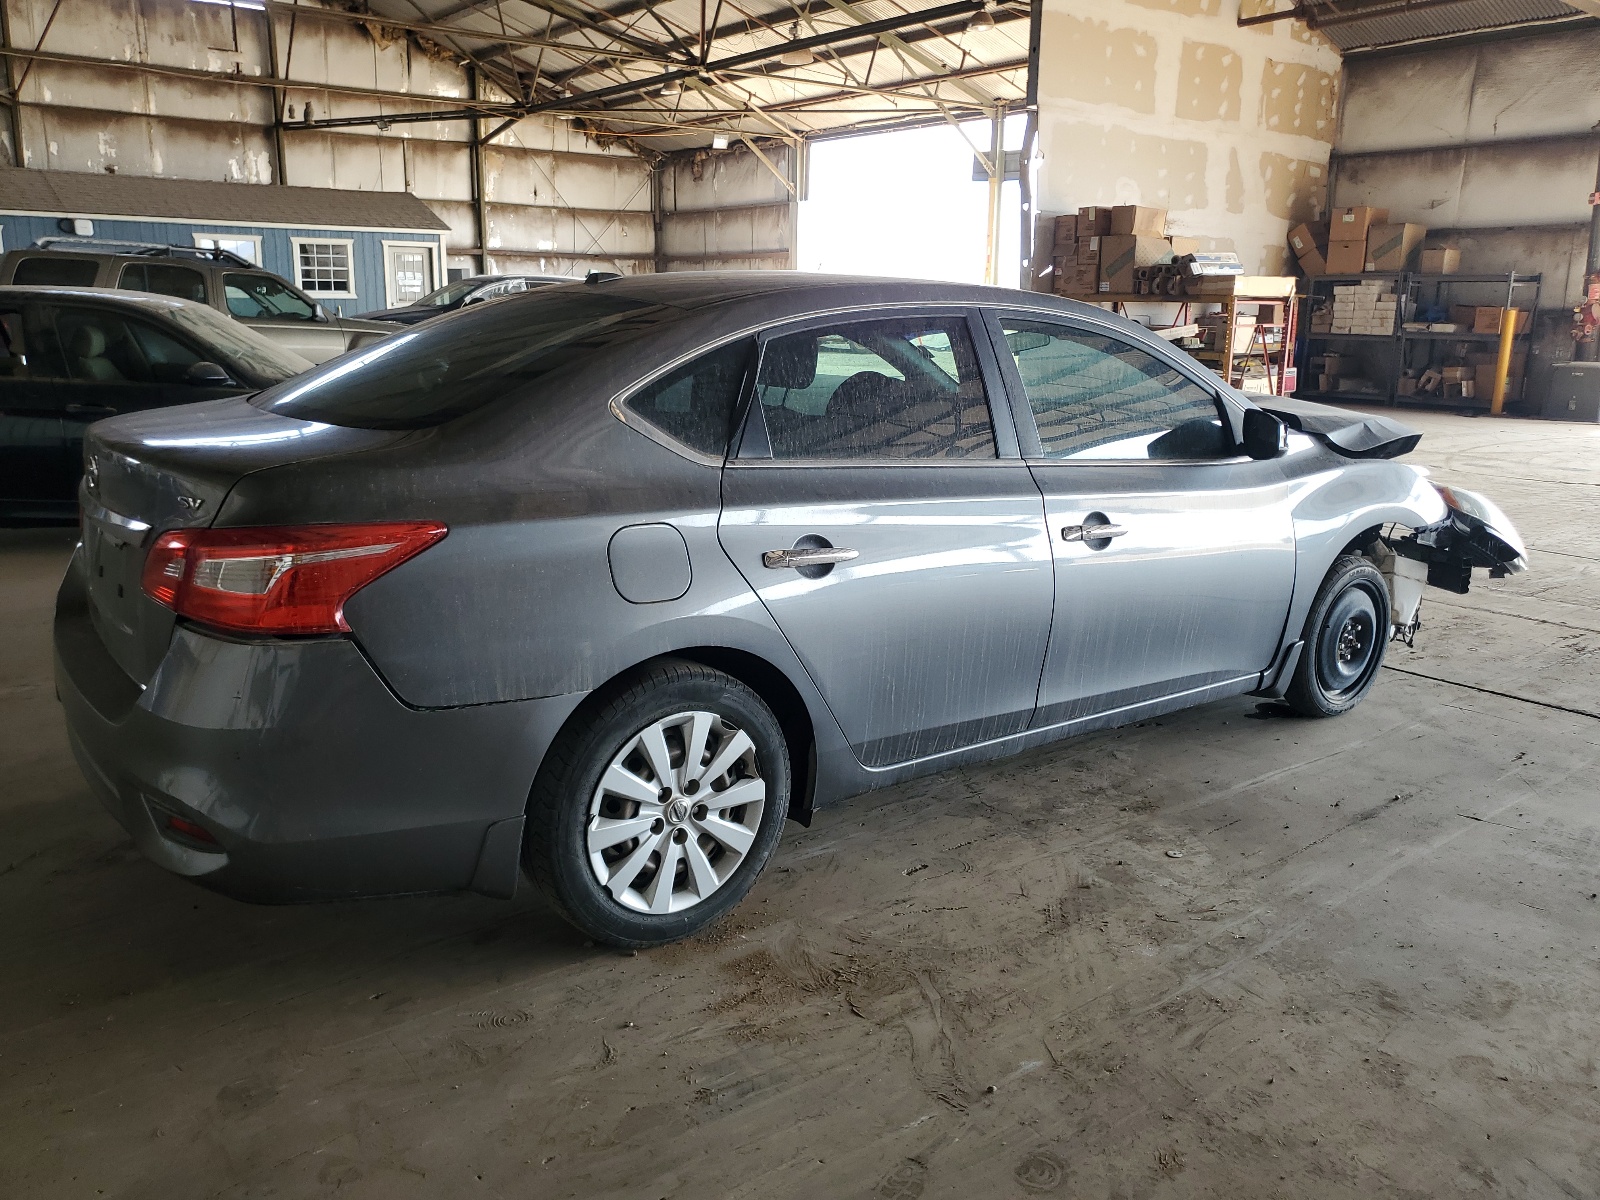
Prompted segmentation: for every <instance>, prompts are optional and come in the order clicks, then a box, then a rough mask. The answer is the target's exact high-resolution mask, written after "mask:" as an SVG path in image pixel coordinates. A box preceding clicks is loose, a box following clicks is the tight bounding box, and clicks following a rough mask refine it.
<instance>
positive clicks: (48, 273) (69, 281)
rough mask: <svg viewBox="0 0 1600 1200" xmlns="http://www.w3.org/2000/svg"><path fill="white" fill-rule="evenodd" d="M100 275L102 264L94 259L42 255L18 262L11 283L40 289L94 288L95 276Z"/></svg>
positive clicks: (68, 255)
mask: <svg viewBox="0 0 1600 1200" xmlns="http://www.w3.org/2000/svg"><path fill="white" fill-rule="evenodd" d="M98 274H100V264H99V263H98V262H96V261H95V260H94V259H92V258H74V257H73V256H72V255H70V254H40V255H37V256H35V257H33V258H24V259H22V260H21V261H20V262H18V263H17V269H16V271H14V272H13V273H12V275H11V282H12V283H15V284H19V285H21V284H33V285H35V286H40V287H93V286H94V280H95V276H96V275H98Z"/></svg>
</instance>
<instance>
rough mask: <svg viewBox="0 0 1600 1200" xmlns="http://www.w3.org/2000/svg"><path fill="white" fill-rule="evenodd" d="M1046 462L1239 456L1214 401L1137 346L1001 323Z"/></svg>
mask: <svg viewBox="0 0 1600 1200" xmlns="http://www.w3.org/2000/svg"><path fill="white" fill-rule="evenodd" d="M1001 327H1002V328H1003V329H1004V331H1005V339H1006V345H1007V346H1008V347H1009V348H1010V350H1011V353H1012V356H1013V357H1014V358H1015V359H1016V363H1017V372H1018V374H1019V375H1021V376H1022V387H1023V390H1024V391H1025V392H1026V393H1027V397H1028V407H1029V408H1030V409H1032V410H1033V419H1034V424H1035V425H1036V426H1037V428H1038V431H1039V441H1040V443H1041V445H1042V447H1043V451H1044V457H1046V458H1050V459H1062V460H1069V461H1075V462H1081V461H1089V460H1094V459H1119V460H1129V459H1135V460H1137V459H1161V460H1173V459H1213V458H1228V457H1231V456H1232V455H1234V454H1235V453H1237V451H1236V449H1235V447H1234V444H1233V435H1232V432H1231V431H1230V429H1229V427H1228V426H1227V424H1226V423H1225V422H1224V421H1223V419H1222V409H1221V407H1220V402H1219V401H1218V400H1217V398H1216V397H1215V396H1214V395H1213V394H1212V393H1211V392H1209V391H1207V390H1206V389H1205V388H1203V387H1201V386H1200V385H1199V384H1198V383H1195V382H1194V381H1193V380H1192V379H1190V378H1189V377H1188V376H1187V375H1185V374H1184V373H1183V372H1181V371H1179V370H1178V369H1177V368H1176V367H1174V366H1171V365H1170V364H1168V363H1165V362H1162V361H1161V360H1160V359H1159V358H1157V357H1156V356H1155V355H1153V354H1150V353H1149V352H1147V351H1144V350H1141V349H1139V348H1138V347H1137V346H1133V345H1130V344H1129V343H1127V342H1124V341H1121V340H1119V339H1117V338H1113V337H1108V336H1106V335H1104V334H1100V333H1094V332H1091V331H1089V330H1087V329H1071V328H1068V327H1066V326H1062V325H1055V324H1051V323H1048V322H1035V321H1014V320H1009V319H1007V320H1003V321H1002V322H1001Z"/></svg>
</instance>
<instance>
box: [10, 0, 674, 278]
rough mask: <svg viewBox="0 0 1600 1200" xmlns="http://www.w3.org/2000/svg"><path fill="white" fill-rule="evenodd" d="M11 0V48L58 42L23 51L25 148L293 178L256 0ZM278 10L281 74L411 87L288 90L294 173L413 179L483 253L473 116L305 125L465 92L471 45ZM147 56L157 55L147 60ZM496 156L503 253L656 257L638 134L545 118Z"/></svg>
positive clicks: (595, 261) (40, 157)
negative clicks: (603, 141)
mask: <svg viewBox="0 0 1600 1200" xmlns="http://www.w3.org/2000/svg"><path fill="white" fill-rule="evenodd" d="M0 2H3V3H5V5H6V7H7V15H8V17H9V22H8V24H9V34H10V43H11V45H12V46H13V47H20V48H23V49H25V50H29V51H39V52H41V53H43V54H46V55H55V56H58V58H57V59H38V60H32V59H28V58H14V59H11V60H10V62H11V68H10V69H11V72H12V79H13V80H14V81H18V80H20V81H21V83H22V86H21V89H20V92H21V99H22V106H21V108H20V110H19V113H18V118H17V120H16V122H15V124H16V125H17V126H20V129H21V134H22V142H23V146H24V150H25V160H24V161H25V165H27V166H32V167H45V168H55V169H58V170H66V171H101V170H116V171H119V172H123V173H126V174H134V175H164V176H174V177H178V178H188V179H221V180H232V181H237V182H240V183H253V184H269V183H273V182H280V181H279V180H277V179H275V160H276V152H275V148H274V145H273V135H272V129H271V126H272V119H273V95H272V91H271V90H270V89H268V88H265V87H262V86H259V85H258V84H254V83H252V82H251V80H254V79H260V78H261V77H263V76H265V75H267V74H269V55H268V51H267V32H266V24H265V22H266V16H265V14H264V13H263V12H262V11H261V10H260V9H252V8H235V7H231V6H228V5H223V4H208V3H195V2H193V0H62V3H61V4H60V6H59V9H58V10H56V12H55V17H54V20H53V21H51V12H52V9H53V7H54V5H53V0H0ZM274 19H275V20H276V22H277V41H278V57H279V73H280V75H282V77H284V78H286V79H289V80H298V81H303V82H306V83H309V84H318V83H331V82H335V81H336V82H337V83H339V84H340V85H343V86H345V87H352V88H365V89H370V90H372V91H373V92H383V93H394V94H401V95H398V97H396V96H379V95H352V94H347V93H344V94H342V93H338V92H332V91H327V90H323V89H320V88H315V87H310V88H304V89H292V90H291V91H290V92H289V93H288V97H287V111H286V114H285V115H286V117H287V119H288V124H287V127H286V128H284V130H283V131H282V135H281V136H282V146H283V161H284V171H283V175H284V178H283V179H282V180H281V182H285V183H290V184H295V185H299V186H303V187H337V188H349V189H356V190H368V189H371V190H390V191H399V190H409V191H411V192H412V193H414V194H415V195H416V196H418V197H419V198H421V199H423V200H425V201H426V202H427V203H428V205H429V206H430V207H431V208H432V209H433V210H434V211H435V212H437V213H438V214H439V216H440V217H442V218H443V219H444V220H445V221H447V222H449V224H450V233H449V234H447V235H446V238H445V241H446V245H447V246H448V248H449V250H450V259H449V265H450V266H456V267H464V268H469V269H473V270H476V269H477V262H476V260H475V257H474V256H475V255H476V253H477V251H478V249H479V247H478V232H477V223H476V215H475V205H474V200H473V189H472V175H473V172H472V162H471V159H472V152H471V149H470V139H471V137H472V136H473V130H472V129H471V128H470V125H469V123H468V122H465V121H455V122H437V123H435V122H425V123H419V124H401V125H394V126H391V127H390V128H389V129H388V130H386V131H379V130H377V129H376V128H374V127H371V126H366V127H356V128H349V129H317V128H295V123H296V122H298V121H303V120H304V118H305V116H306V109H307V105H309V106H310V110H311V114H312V116H313V117H316V118H323V117H336V116H356V115H364V114H371V113H381V112H384V111H406V110H410V109H414V108H415V107H416V104H415V102H413V101H410V100H407V99H406V98H405V95H404V94H415V95H426V96H431V97H436V98H440V97H453V98H467V97H469V96H470V95H471V90H472V81H471V79H470V78H469V75H468V71H467V69H466V68H464V67H463V66H462V65H461V56H459V55H451V54H447V53H444V52H443V51H442V48H439V47H437V46H436V45H430V44H427V43H421V42H418V41H416V40H412V39H407V38H405V37H395V38H388V37H385V36H384V33H383V31H382V30H381V29H379V30H378V31H377V32H371V33H369V32H368V30H367V28H366V27H364V26H362V25H353V24H346V23H336V22H333V21H330V20H326V19H317V18H312V17H297V18H295V19H294V20H293V21H292V22H291V20H290V19H289V18H287V17H285V16H283V15H282V14H281V13H280V14H277V15H276V16H275V18H274ZM47 22H49V29H48V33H46V30H45V26H46V23H47ZM41 37H42V38H43V40H42V42H41ZM60 58H65V59H67V60H101V61H60V60H59V59H60ZM133 63H141V64H146V65H147V67H150V68H154V69H144V70H136V69H133V68H132V67H131V66H130V65H129V64H133ZM169 69H170V70H175V71H177V72H182V71H184V70H206V71H222V72H233V73H237V74H238V75H239V76H240V80H241V81H240V82H238V83H234V82H232V81H213V80H207V79H195V78H188V77H184V76H182V75H181V74H173V73H165V74H164V73H162V71H164V70H169ZM24 76H25V78H24ZM491 94H492V93H489V92H487V91H486V92H485V95H486V96H487V95H491ZM485 132H487V131H485ZM0 140H3V142H4V145H5V148H6V153H7V155H8V156H10V158H11V160H12V161H15V154H14V153H13V149H12V143H13V141H14V136H13V124H12V123H11V122H9V121H4V122H0ZM484 158H485V163H484V182H485V187H484V191H485V195H486V198H487V201H488V204H489V210H488V218H489V220H488V226H489V228H488V243H489V244H488V250H489V253H490V256H491V260H492V264H493V266H494V268H495V269H497V270H500V271H514V270H528V269H532V270H543V271H554V272H564V273H565V272H570V273H581V272H582V271H584V270H586V269H588V268H590V267H598V268H603V269H609V270H617V271H622V272H632V271H639V270H645V271H648V270H650V269H651V266H652V263H653V261H654V254H655V246H654V235H653V230H652V220H651V207H650V176H651V172H650V168H649V165H648V164H647V163H646V162H645V161H644V160H643V159H641V158H639V157H638V156H636V155H635V154H633V153H632V152H630V151H629V150H628V149H627V148H625V147H622V146H612V147H603V146H600V145H598V144H596V143H595V142H593V141H591V140H589V139H587V138H585V137H584V136H583V135H582V134H580V133H577V132H574V131H573V130H572V129H571V128H570V127H569V126H568V125H566V124H564V123H562V122H559V121H555V120H546V119H543V118H538V117H531V118H528V119H526V120H524V121H522V122H520V123H519V124H518V125H517V126H516V127H515V128H514V129H512V130H511V131H510V132H508V133H506V134H504V135H502V136H501V137H499V138H497V139H496V140H495V141H494V142H493V143H491V144H490V145H489V146H487V147H486V148H485V152H484Z"/></svg>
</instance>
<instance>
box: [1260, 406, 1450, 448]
mask: <svg viewBox="0 0 1600 1200" xmlns="http://www.w3.org/2000/svg"><path fill="white" fill-rule="evenodd" d="M1252 399H1253V400H1262V399H1265V400H1266V402H1264V403H1260V404H1259V407H1261V408H1264V409H1266V410H1267V411H1268V412H1269V413H1271V414H1272V415H1273V416H1275V417H1277V418H1278V419H1279V420H1281V421H1282V422H1283V423H1284V424H1285V425H1287V426H1289V428H1291V429H1298V430H1299V431H1300V432H1301V433H1306V434H1309V435H1311V436H1312V437H1314V438H1316V439H1317V440H1318V441H1320V442H1324V443H1326V444H1327V445H1328V446H1329V447H1330V448H1331V449H1332V450H1334V451H1335V452H1336V453H1338V454H1342V455H1344V456H1345V457H1346V458H1399V457H1400V456H1401V455H1402V454H1409V453H1410V452H1411V451H1412V450H1415V449H1416V446H1417V443H1418V442H1420V441H1421V440H1422V435H1421V434H1420V433H1418V432H1417V431H1416V430H1415V429H1412V428H1411V427H1410V426H1407V425H1402V424H1400V422H1399V421H1395V420H1391V419H1390V418H1388V417H1380V416H1377V415H1375V414H1372V413H1362V412H1354V411H1352V410H1350V409H1348V408H1334V407H1332V406H1331V405H1327V404H1315V403H1313V402H1311V401H1309V400H1291V399H1289V398H1288V397H1286V396H1272V397H1270V398H1260V397H1252Z"/></svg>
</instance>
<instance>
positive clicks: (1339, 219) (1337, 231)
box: [1328, 205, 1389, 242]
mask: <svg viewBox="0 0 1600 1200" xmlns="http://www.w3.org/2000/svg"><path fill="white" fill-rule="evenodd" d="M1388 219H1389V210H1388V209H1387V208H1368V207H1366V206H1365V205H1357V206H1356V207H1354V208H1336V209H1334V210H1333V212H1332V213H1330V214H1329V216H1328V224H1329V225H1330V226H1332V229H1331V230H1330V231H1329V233H1328V240H1329V241H1330V242H1355V241H1361V242H1365V241H1366V240H1367V231H1368V230H1370V229H1371V228H1372V227H1373V226H1374V225H1382V224H1384V223H1385V222H1386V221H1388Z"/></svg>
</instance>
